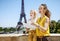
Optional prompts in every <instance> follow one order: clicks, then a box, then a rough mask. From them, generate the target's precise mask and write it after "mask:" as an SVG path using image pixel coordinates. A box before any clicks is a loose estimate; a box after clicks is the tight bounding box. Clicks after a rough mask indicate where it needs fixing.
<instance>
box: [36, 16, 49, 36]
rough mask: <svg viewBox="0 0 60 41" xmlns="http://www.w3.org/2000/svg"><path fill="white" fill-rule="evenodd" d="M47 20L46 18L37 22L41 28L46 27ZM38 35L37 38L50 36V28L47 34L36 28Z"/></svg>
mask: <svg viewBox="0 0 60 41" xmlns="http://www.w3.org/2000/svg"><path fill="white" fill-rule="evenodd" d="M46 19H47V17H46V16H44V17H43V18H42V19H41V18H38V19H37V21H36V22H37V23H38V24H39V25H40V26H42V27H44V24H45V21H46ZM36 35H37V36H48V35H49V27H48V29H47V30H46V31H45V32H43V31H41V30H40V29H39V28H38V27H37V28H36Z"/></svg>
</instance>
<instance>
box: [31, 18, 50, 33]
mask: <svg viewBox="0 0 60 41" xmlns="http://www.w3.org/2000/svg"><path fill="white" fill-rule="evenodd" d="M32 25H34V26H36V27H38V28H39V29H40V30H41V31H43V32H45V31H46V30H47V28H48V26H49V18H47V19H46V21H45V24H44V27H42V26H40V25H39V24H34V23H32Z"/></svg>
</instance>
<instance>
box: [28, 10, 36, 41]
mask: <svg viewBox="0 0 60 41" xmlns="http://www.w3.org/2000/svg"><path fill="white" fill-rule="evenodd" d="M35 20H36V12H35V11H34V10H31V11H30V19H29V21H28V24H31V23H32V22H33V23H34V22H35ZM27 31H29V33H28V41H36V34H35V28H34V26H32V27H30V26H29V27H28V28H27Z"/></svg>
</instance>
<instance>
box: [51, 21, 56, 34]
mask: <svg viewBox="0 0 60 41" xmlns="http://www.w3.org/2000/svg"><path fill="white" fill-rule="evenodd" d="M55 30H56V21H54V20H52V21H51V22H50V33H56V32H55Z"/></svg>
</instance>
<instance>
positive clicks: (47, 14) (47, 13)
mask: <svg viewBox="0 0 60 41" xmlns="http://www.w3.org/2000/svg"><path fill="white" fill-rule="evenodd" d="M41 6H44V9H45V10H46V12H45V15H46V16H47V17H48V18H50V11H49V10H48V8H47V5H46V4H41Z"/></svg>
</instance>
